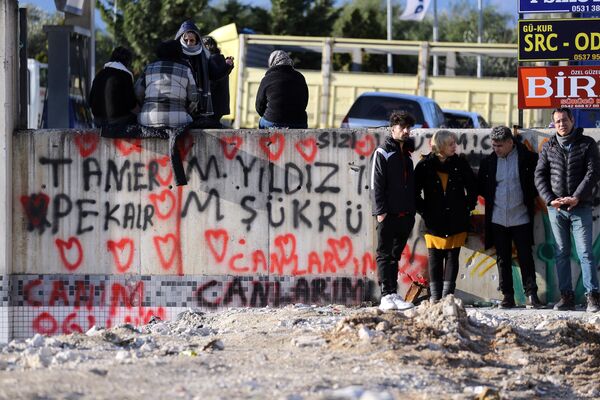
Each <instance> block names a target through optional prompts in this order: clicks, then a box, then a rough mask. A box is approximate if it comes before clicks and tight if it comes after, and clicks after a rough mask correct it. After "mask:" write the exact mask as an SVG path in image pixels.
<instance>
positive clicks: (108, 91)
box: [90, 47, 138, 126]
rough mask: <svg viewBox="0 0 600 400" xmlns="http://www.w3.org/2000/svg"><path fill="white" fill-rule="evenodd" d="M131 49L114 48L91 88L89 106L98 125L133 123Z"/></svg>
mask: <svg viewBox="0 0 600 400" xmlns="http://www.w3.org/2000/svg"><path fill="white" fill-rule="evenodd" d="M131 59H132V56H131V51H129V50H128V49H126V48H125V47H117V48H115V49H114V50H113V52H112V54H111V56H110V60H109V62H107V63H106V64H104V68H103V69H102V70H101V71H100V72H98V74H97V75H96V77H95V78H94V82H93V83H92V90H91V91H90V107H91V109H92V113H93V114H94V123H95V124H96V125H98V126H103V125H108V124H135V123H136V122H137V121H136V116H135V114H134V112H136V111H137V106H138V104H137V101H136V98H135V92H134V90H133V74H132V73H131V71H129V68H130V66H131Z"/></svg>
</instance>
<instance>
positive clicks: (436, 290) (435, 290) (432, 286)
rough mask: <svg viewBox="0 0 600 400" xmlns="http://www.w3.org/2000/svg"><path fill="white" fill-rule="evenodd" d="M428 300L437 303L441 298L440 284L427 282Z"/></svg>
mask: <svg viewBox="0 0 600 400" xmlns="http://www.w3.org/2000/svg"><path fill="white" fill-rule="evenodd" d="M429 294H430V297H429V300H430V301H431V302H432V303H437V302H438V301H440V299H441V298H442V282H429Z"/></svg>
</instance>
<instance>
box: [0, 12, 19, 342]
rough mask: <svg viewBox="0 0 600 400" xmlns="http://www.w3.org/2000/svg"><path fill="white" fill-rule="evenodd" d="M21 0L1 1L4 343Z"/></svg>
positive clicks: (0, 332)
mask: <svg viewBox="0 0 600 400" xmlns="http://www.w3.org/2000/svg"><path fill="white" fill-rule="evenodd" d="M17 6H18V5H17V2H16V1H11V0H3V1H2V2H0V66H1V67H0V107H1V108H0V110H1V111H0V187H1V188H2V191H1V192H0V343H1V342H6V341H7V340H8V338H9V336H10V334H11V329H12V328H11V325H10V324H11V321H12V317H11V315H10V312H11V309H10V308H9V302H8V298H9V291H10V286H9V285H10V280H9V273H10V272H11V265H10V263H11V258H12V257H11V250H12V243H11V234H12V229H11V225H12V223H11V218H12V204H11V200H12V182H11V179H12V161H11V154H12V152H11V149H12V137H13V132H14V130H15V127H16V124H17V113H18V107H19V101H18V87H17V84H16V82H17V71H18V65H19V59H18V56H17V45H18V42H17V13H18V10H17Z"/></svg>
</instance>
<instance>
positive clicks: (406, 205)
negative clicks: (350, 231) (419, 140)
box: [371, 135, 415, 215]
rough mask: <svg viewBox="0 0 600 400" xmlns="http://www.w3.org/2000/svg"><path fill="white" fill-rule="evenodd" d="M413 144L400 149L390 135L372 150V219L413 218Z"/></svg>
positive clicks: (407, 143) (411, 141)
mask: <svg viewBox="0 0 600 400" xmlns="http://www.w3.org/2000/svg"><path fill="white" fill-rule="evenodd" d="M413 150H414V141H413V140H412V139H411V140H408V141H406V142H405V143H404V146H403V148H402V149H400V145H399V143H398V142H397V141H395V140H394V139H393V138H392V137H391V136H390V135H388V136H386V138H385V143H384V144H382V145H381V146H379V147H378V148H377V150H375V153H374V154H373V164H372V167H371V200H372V205H373V215H381V214H386V213H389V214H399V213H407V214H411V215H414V214H415V179H414V169H413V162H412V160H411V158H410V153H411V151H413Z"/></svg>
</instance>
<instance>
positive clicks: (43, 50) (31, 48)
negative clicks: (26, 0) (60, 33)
mask: <svg viewBox="0 0 600 400" xmlns="http://www.w3.org/2000/svg"><path fill="white" fill-rule="evenodd" d="M63 22H64V16H63V15H62V13H58V12H55V13H52V14H51V13H48V12H46V11H44V10H42V9H41V8H39V7H36V6H33V5H27V58H35V59H36V60H38V61H39V62H42V63H47V62H48V37H47V36H46V32H44V29H43V27H44V25H62V23H63Z"/></svg>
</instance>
